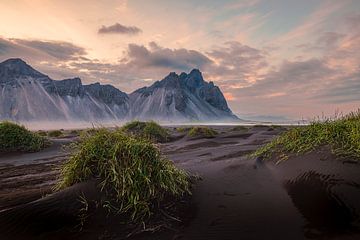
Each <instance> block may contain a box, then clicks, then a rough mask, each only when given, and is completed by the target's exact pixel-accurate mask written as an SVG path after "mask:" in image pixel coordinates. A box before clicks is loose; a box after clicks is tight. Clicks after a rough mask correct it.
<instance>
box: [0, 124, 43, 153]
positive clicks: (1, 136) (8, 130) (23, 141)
mask: <svg viewBox="0 0 360 240" xmlns="http://www.w3.org/2000/svg"><path fill="white" fill-rule="evenodd" d="M47 145H48V142H47V141H46V138H44V137H42V136H40V135H39V134H37V133H33V132H30V131H29V130H27V129H26V128H25V127H24V126H20V125H17V124H15V123H12V122H0V152H37V151H40V150H41V149H43V148H45V147H46V146H47Z"/></svg>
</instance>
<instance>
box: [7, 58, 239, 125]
mask: <svg viewBox="0 0 360 240" xmlns="http://www.w3.org/2000/svg"><path fill="white" fill-rule="evenodd" d="M2 119H10V120H15V121H33V120H36V121H39V120H41V121H42V120H43V121H49V120H51V121H64V120H65V121H76V120H79V121H87V122H94V121H103V120H111V121H114V120H115V121H116V120H131V119H140V120H150V119H153V120H161V121H168V122H189V121H194V120H196V121H222V120H238V118H237V117H236V116H235V115H234V114H233V113H232V112H231V110H230V109H229V107H228V105H227V103H226V100H225V98H224V96H223V94H222V93H221V91H220V89H219V88H218V87H217V86H215V85H214V84H213V83H212V82H210V83H207V82H205V81H204V79H203V77H202V75H201V72H200V71H199V70H196V69H194V70H193V71H191V72H190V73H189V74H186V73H181V74H180V75H177V74H176V73H170V74H169V75H168V76H167V77H166V78H164V79H163V80H161V81H157V82H155V83H154V84H153V85H152V86H150V87H144V88H141V89H138V90H136V91H135V92H133V93H131V94H129V95H127V94H126V93H124V92H121V91H120V90H119V89H117V88H115V87H113V86H111V85H101V84H100V83H95V84H90V85H83V84H82V82H81V80H80V79H79V78H73V79H65V80H61V81H56V80H52V79H51V78H49V77H48V76H47V75H44V74H42V73H40V72H38V71H37V70H35V69H33V68H32V67H31V66H29V65H28V64H27V63H25V62H24V61H23V60H21V59H8V60H6V61H4V62H2V63H0V120H2Z"/></svg>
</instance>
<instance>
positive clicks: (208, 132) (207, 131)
mask: <svg viewBox="0 0 360 240" xmlns="http://www.w3.org/2000/svg"><path fill="white" fill-rule="evenodd" d="M217 134H218V132H217V131H215V130H214V129H212V128H209V127H192V128H191V129H190V130H189V132H188V135H189V136H190V137H205V138H213V137H215V136H216V135H217Z"/></svg>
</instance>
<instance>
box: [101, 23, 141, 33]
mask: <svg viewBox="0 0 360 240" xmlns="http://www.w3.org/2000/svg"><path fill="white" fill-rule="evenodd" d="M141 32H142V30H141V29H140V28H138V27H135V26H125V25H122V24H120V23H115V24H113V25H110V26H104V25H103V26H101V27H100V28H99V30H98V33H99V34H128V35H135V34H139V33H141Z"/></svg>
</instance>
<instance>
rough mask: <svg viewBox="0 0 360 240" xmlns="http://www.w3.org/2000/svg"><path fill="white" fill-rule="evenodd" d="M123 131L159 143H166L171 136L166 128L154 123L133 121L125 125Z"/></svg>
mask: <svg viewBox="0 0 360 240" xmlns="http://www.w3.org/2000/svg"><path fill="white" fill-rule="evenodd" d="M121 129H122V130H123V131H125V132H127V133H131V134H134V135H136V136H140V137H144V138H148V139H150V140H154V141H158V142H166V141H167V140H168V139H169V136H170V135H169V133H168V131H167V130H166V129H165V128H163V127H161V126H160V125H159V124H157V123H156V122H153V121H151V122H140V121H132V122H129V123H127V124H125V125H124V126H123V127H122V128H121Z"/></svg>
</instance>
